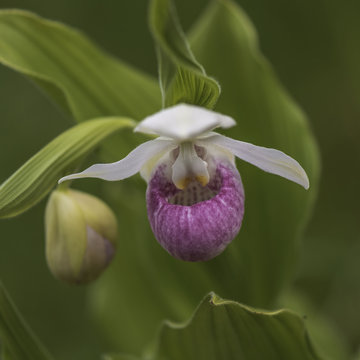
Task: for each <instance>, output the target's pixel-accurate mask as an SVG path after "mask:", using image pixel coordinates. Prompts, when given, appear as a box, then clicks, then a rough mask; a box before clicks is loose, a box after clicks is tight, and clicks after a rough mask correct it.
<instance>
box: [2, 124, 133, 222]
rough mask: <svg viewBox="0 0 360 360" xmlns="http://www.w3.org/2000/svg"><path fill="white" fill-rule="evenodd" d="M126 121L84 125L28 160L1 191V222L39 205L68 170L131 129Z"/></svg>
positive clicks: (62, 136)
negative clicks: (108, 139)
mask: <svg viewBox="0 0 360 360" xmlns="http://www.w3.org/2000/svg"><path fill="white" fill-rule="evenodd" d="M133 125H134V122H133V121H132V120H130V119H127V118H119V117H109V118H99V119H95V120H90V121H86V122H84V123H82V124H79V125H77V126H74V127H73V128H71V129H69V130H67V131H65V132H64V133H62V134H61V135H59V136H58V137H56V138H55V139H54V140H53V141H51V142H50V143H49V144H48V145H46V146H45V147H44V148H43V149H42V150H40V151H39V152H38V153H37V154H35V155H34V156H33V157H32V158H30V159H29V160H28V161H27V162H26V163H25V164H24V165H23V166H22V167H21V168H20V169H19V170H17V171H16V172H15V173H14V174H13V175H12V176H11V177H10V178H9V179H8V180H6V181H5V182H4V183H3V184H2V185H1V187H0V218H7V217H12V216H16V215H18V214H21V213H22V212H24V211H26V210H27V209H29V208H30V207H32V206H34V205H35V204H36V203H38V202H39V201H40V200H41V199H42V198H43V197H44V196H45V195H46V194H47V193H48V192H49V191H50V190H51V189H52V188H53V187H54V186H55V184H56V183H57V181H58V180H59V179H60V177H62V176H63V175H65V174H66V172H68V171H69V170H74V168H75V167H76V166H77V165H78V163H79V161H80V160H81V159H82V158H83V157H84V156H85V155H87V154H88V153H89V152H90V151H92V150H93V149H94V148H95V147H96V146H97V145H99V144H100V143H101V141H102V140H104V139H105V138H106V137H107V136H108V135H110V134H112V133H114V132H115V131H118V130H120V129H123V128H126V127H131V126H133Z"/></svg>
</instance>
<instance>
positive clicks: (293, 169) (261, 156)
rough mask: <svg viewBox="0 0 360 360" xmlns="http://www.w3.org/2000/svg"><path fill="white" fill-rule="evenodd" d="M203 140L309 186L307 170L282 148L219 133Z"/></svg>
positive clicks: (267, 169)
mask: <svg viewBox="0 0 360 360" xmlns="http://www.w3.org/2000/svg"><path fill="white" fill-rule="evenodd" d="M203 142H204V143H205V142H209V143H211V144H214V145H218V146H220V147H222V148H224V149H227V150H229V151H230V152H232V153H233V154H234V155H235V156H236V157H238V158H239V159H242V160H244V161H246V162H248V163H250V164H253V165H255V166H257V167H258V168H260V169H262V170H264V171H266V172H269V173H272V174H276V175H279V176H282V177H284V178H286V179H288V180H291V181H293V182H295V183H297V184H299V185H301V186H303V187H304V188H305V189H308V188H309V178H308V176H307V174H306V172H305V170H304V169H303V168H302V167H301V165H300V164H299V163H298V162H297V161H296V160H295V159H293V158H292V157H290V156H288V155H286V154H285V153H283V152H282V151H280V150H276V149H270V148H266V147H262V146H256V145H253V144H250V143H247V142H244V141H238V140H234V139H231V138H228V137H226V136H223V135H219V134H216V135H214V136H212V137H208V138H207V139H204V140H203Z"/></svg>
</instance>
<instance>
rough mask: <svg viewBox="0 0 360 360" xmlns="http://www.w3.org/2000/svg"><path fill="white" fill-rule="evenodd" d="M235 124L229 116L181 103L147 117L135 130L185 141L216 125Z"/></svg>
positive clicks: (227, 125)
mask: <svg viewBox="0 0 360 360" xmlns="http://www.w3.org/2000/svg"><path fill="white" fill-rule="evenodd" d="M235 124H236V123H235V120H234V119H232V118H231V117H229V116H226V115H222V114H219V113H216V112H214V111H211V110H207V109H205V108H202V107H199V106H195V105H188V104H179V105H175V106H172V107H170V108H167V109H164V110H161V111H159V112H158V113H156V114H153V115H151V116H148V117H146V118H145V119H144V120H143V121H141V122H140V123H139V125H138V126H137V127H136V128H135V131H139V132H143V133H146V134H156V135H160V136H166V137H169V138H172V139H176V140H179V141H184V140H191V139H193V138H196V137H197V136H199V135H201V134H203V133H205V132H207V131H210V130H212V129H215V128H216V127H219V126H220V127H223V128H229V127H231V126H234V125H235Z"/></svg>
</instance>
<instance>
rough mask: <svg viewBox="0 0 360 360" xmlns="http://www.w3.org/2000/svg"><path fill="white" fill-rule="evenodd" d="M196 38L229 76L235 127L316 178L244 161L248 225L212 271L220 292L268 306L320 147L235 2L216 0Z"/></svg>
mask: <svg viewBox="0 0 360 360" xmlns="http://www.w3.org/2000/svg"><path fill="white" fill-rule="evenodd" d="M191 40H192V41H191V43H192V46H193V49H194V53H195V54H196V56H197V57H198V58H199V59H200V61H202V63H203V64H204V66H206V68H207V69H208V71H209V72H210V73H213V74H214V75H215V76H216V78H217V79H218V80H219V81H220V83H221V84H222V89H223V96H222V97H221V98H220V100H219V102H218V106H217V109H216V110H218V111H220V112H223V113H226V114H227V115H230V116H232V117H233V118H234V119H236V120H237V126H235V127H234V128H232V129H231V130H229V132H228V135H229V136H230V137H232V138H236V139H239V140H244V141H248V142H251V143H254V144H256V145H261V146H266V147H271V148H276V149H279V150H282V151H284V152H285V153H287V154H289V155H290V156H292V157H293V158H295V159H296V160H298V161H299V163H300V164H301V165H302V166H303V167H304V169H305V170H306V172H307V174H308V176H309V179H310V190H309V191H307V192H306V191H304V190H303V189H302V188H300V187H299V186H297V185H294V184H293V183H290V182H289V181H286V180H284V179H281V178H279V177H276V176H272V175H269V174H266V173H263V172H259V170H258V169H256V168H255V167H253V166H251V165H248V164H245V163H243V162H239V164H238V168H239V170H240V174H241V175H242V178H243V183H244V188H245V196H246V204H245V218H244V222H243V227H242V230H241V231H240V234H239V236H238V238H237V239H235V241H233V243H232V245H231V246H230V248H229V251H227V252H225V254H224V256H221V257H219V258H218V259H216V260H215V262H214V264H213V265H214V266H209V271H210V274H211V276H213V277H215V278H216V279H218V281H221V282H224V283H223V286H222V287H223V289H222V290H221V293H223V294H224V295H225V296H226V297H228V298H234V299H240V300H241V301H242V302H245V303H248V304H252V305H254V306H260V307H266V306H269V304H271V303H272V302H273V301H274V299H275V298H276V296H277V294H278V293H279V291H280V290H281V288H282V287H284V285H286V284H287V283H288V282H289V280H290V279H291V277H292V275H293V270H294V266H295V264H296V259H297V253H298V246H299V238H300V237H301V234H302V232H303V230H304V227H305V225H306V223H307V221H308V218H309V215H310V213H311V209H312V206H313V203H314V200H315V196H316V193H317V184H318V178H319V154H318V149H317V146H316V143H315V141H314V138H313V136H312V133H311V130H310V128H309V125H308V121H307V119H306V116H305V114H304V113H303V112H302V111H301V109H299V107H298V106H297V104H296V103H295V102H294V101H293V100H292V99H291V98H290V96H289V95H288V94H287V93H286V91H285V90H284V88H283V87H282V86H281V84H280V83H279V81H278V80H277V78H276V76H275V74H274V72H273V70H272V68H271V66H270V65H269V63H268V62H267V61H266V59H265V58H264V57H263V55H262V54H261V53H260V50H259V47H258V42H257V35H256V31H255V29H254V27H253V25H252V24H251V22H250V20H249V18H248V17H247V16H246V14H245V13H244V12H243V11H242V10H241V8H240V7H239V6H237V5H236V3H235V2H233V1H229V0H216V1H213V2H212V4H211V6H210V7H209V8H208V9H207V11H206V12H205V14H204V16H203V17H202V18H201V20H200V21H199V22H198V23H197V25H196V26H195V27H194V29H193V31H192V33H191ZM234 277H235V278H236V286H234ZM225 289H226V290H225Z"/></svg>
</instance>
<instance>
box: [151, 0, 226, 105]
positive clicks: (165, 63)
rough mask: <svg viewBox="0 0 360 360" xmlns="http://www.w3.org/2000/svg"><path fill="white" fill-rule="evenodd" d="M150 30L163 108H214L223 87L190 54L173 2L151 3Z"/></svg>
mask: <svg viewBox="0 0 360 360" xmlns="http://www.w3.org/2000/svg"><path fill="white" fill-rule="evenodd" d="M150 29H151V31H152V34H153V37H154V40H155V44H156V47H157V54H158V62H159V78H160V86H161V91H162V96H163V106H164V107H168V106H172V105H175V104H177V103H181V102H184V103H189V104H195V105H199V106H204V107H208V108H213V107H214V105H215V104H216V101H217V99H218V97H219V94H220V86H219V84H218V83H217V82H216V81H215V80H214V79H212V78H210V77H209V76H207V75H206V72H205V70H204V68H203V67H202V66H201V64H200V63H199V62H198V61H197V60H196V59H195V57H194V55H193V53H192V52H191V50H190V47H189V44H188V42H187V40H186V37H185V35H184V33H183V30H182V29H181V25H180V23H179V21H178V18H177V14H176V10H175V7H174V3H173V1H172V0H152V1H151V2H150Z"/></svg>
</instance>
